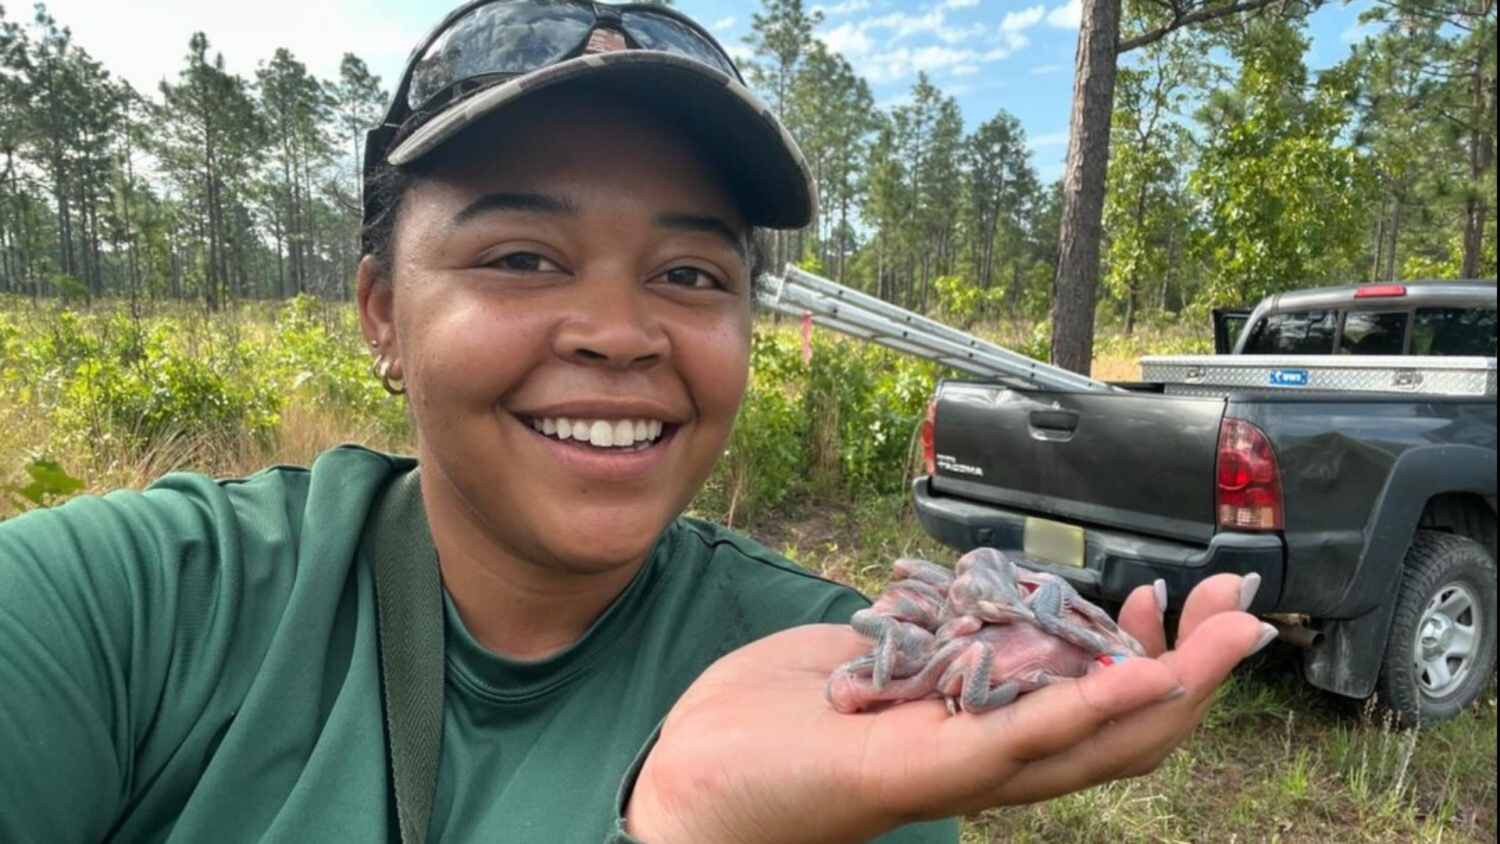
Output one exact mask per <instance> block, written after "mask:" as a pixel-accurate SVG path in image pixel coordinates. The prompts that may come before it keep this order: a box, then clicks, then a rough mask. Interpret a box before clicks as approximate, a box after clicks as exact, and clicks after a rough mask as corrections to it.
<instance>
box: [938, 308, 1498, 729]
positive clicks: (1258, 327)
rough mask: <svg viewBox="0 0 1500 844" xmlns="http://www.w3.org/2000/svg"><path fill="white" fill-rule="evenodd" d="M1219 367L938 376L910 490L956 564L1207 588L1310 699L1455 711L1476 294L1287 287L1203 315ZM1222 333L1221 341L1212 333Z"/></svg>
mask: <svg viewBox="0 0 1500 844" xmlns="http://www.w3.org/2000/svg"><path fill="white" fill-rule="evenodd" d="M1218 316H1219V319H1218V320H1217V323H1218V324H1217V326H1216V333H1217V336H1218V345H1219V348H1220V350H1221V351H1229V352H1232V353H1231V354H1221V355H1205V356H1197V357H1179V358H1148V359H1144V360H1143V361H1142V373H1143V378H1142V382H1141V383H1131V384H1115V385H1109V386H1110V387H1112V389H1103V390H1099V389H1093V390H1090V389H1079V390H1072V389H1047V388H1042V387H1035V386H1031V385H1025V384H1020V383H1016V382H1014V381H1006V380H1004V379H992V378H979V379H965V380H957V379H950V380H945V381H943V382H942V383H941V384H940V385H939V387H938V389H937V393H936V397H935V399H934V400H933V402H932V405H931V407H930V408H929V412H928V417H927V420H926V422H925V423H924V425H923V431H922V441H923V447H924V452H925V457H926V463H927V466H926V473H925V475H923V476H922V477H919V478H918V479H917V480H916V481H915V482H914V484H913V492H914V496H915V505H916V511H917V513H918V516H919V518H920V520H921V523H922V525H923V526H924V528H925V529H926V530H927V531H928V532H929V533H930V534H931V535H933V536H934V537H936V538H937V539H939V540H941V541H942V542H944V543H946V544H948V545H950V546H952V547H954V548H956V549H959V550H961V551H962V550H968V549H971V548H974V547H976V546H980V545H988V546H993V547H997V548H1003V549H1014V550H1019V551H1022V552H1023V553H1025V554H1026V555H1028V556H1029V557H1030V559H1031V562H1032V564H1033V565H1035V567H1037V568H1039V569H1042V570H1045V571H1049V572H1052V573H1054V574H1058V575H1061V576H1063V577H1065V578H1067V579H1068V580H1069V581H1070V582H1072V583H1073V585H1074V586H1076V587H1077V588H1078V590H1079V591H1080V592H1082V593H1083V594H1084V595H1086V596H1089V597H1091V598H1094V599H1096V600H1100V601H1104V602H1113V601H1120V600H1123V599H1124V597H1125V596H1126V595H1127V594H1128V593H1129V592H1130V591H1131V590H1132V589H1134V588H1135V587H1137V586H1140V585H1142V584H1147V583H1150V582H1152V581H1153V580H1155V579H1157V578H1161V579H1164V580H1165V581H1166V582H1167V585H1168V590H1169V594H1170V596H1171V599H1172V601H1173V602H1179V601H1181V600H1182V598H1183V597H1184V596H1185V595H1186V594H1187V593H1188V591H1189V590H1190V589H1191V588H1192V587H1193V586H1194V585H1195V584H1197V583H1198V582H1199V581H1201V580H1203V579H1204V578H1206V577H1208V576H1210V575H1213V574H1215V573H1218V572H1233V573H1237V574H1247V573H1250V572H1256V573H1258V574H1260V576H1261V577H1262V579H1263V585H1262V587H1261V589H1260V593H1259V595H1258V596H1257V598H1256V600H1255V604H1254V605H1253V606H1252V607H1251V611H1252V612H1255V613H1257V614H1259V615H1262V616H1263V617H1266V618H1267V619H1268V620H1270V621H1272V622H1273V623H1275V624H1276V625H1277V626H1278V627H1279V628H1280V629H1281V630H1282V633H1283V638H1284V639H1286V640H1287V641H1290V642H1292V643H1295V644H1297V645H1299V646H1300V647H1302V648H1303V649H1304V654H1305V657H1304V673H1305V675H1306V677H1307V679H1308V680H1309V681H1310V682H1311V683H1312V684H1314V685H1315V686H1317V687H1320V688H1323V689H1327V690H1329V691H1332V692H1335V693H1338V694H1341V695H1346V696H1351V697H1358V698H1364V697H1368V696H1370V695H1371V694H1372V693H1375V694H1377V695H1378V698H1377V699H1378V701H1379V703H1380V704H1381V705H1382V706H1384V707H1385V708H1386V709H1388V710H1389V711H1390V712H1392V713H1394V714H1395V715H1396V716H1398V717H1399V718H1400V719H1401V720H1402V721H1403V722H1405V723H1424V722H1432V721H1437V720H1443V719H1446V718H1450V717H1453V716H1455V715H1457V714H1458V713H1460V712H1462V711H1463V710H1464V709H1465V708H1466V707H1468V706H1469V705H1470V704H1471V703H1473V701H1474V700H1475V699H1476V698H1477V697H1479V696H1480V695H1481V694H1482V693H1483V692H1484V690H1485V688H1486V686H1487V685H1488V684H1489V683H1490V682H1491V679H1492V677H1493V671H1494V664H1495V653H1496V638H1495V633H1496V631H1495V621H1496V573H1495V560H1496V549H1495V543H1496V419H1495V404H1496V403H1495V351H1496V350H1495V346H1496V341H1495V337H1496V314H1495V283H1494V282H1469V283H1437V282H1432V283H1411V284H1400V285H1365V286H1360V287H1344V288H1332V289H1322V290H1309V291H1300V292H1295V293H1285V294H1280V295H1278V296H1274V297H1272V298H1270V299H1268V300H1266V301H1265V302H1263V303H1261V304H1260V306H1259V307H1257V308H1256V309H1255V310H1254V311H1253V312H1252V313H1249V314H1239V315H1235V314H1220V315H1218ZM1234 319H1240V320H1242V321H1243V328H1242V329H1241V330H1239V331H1237V332H1235V331H1231V330H1230V329H1229V327H1228V326H1229V323H1230V321H1231V320H1234Z"/></svg>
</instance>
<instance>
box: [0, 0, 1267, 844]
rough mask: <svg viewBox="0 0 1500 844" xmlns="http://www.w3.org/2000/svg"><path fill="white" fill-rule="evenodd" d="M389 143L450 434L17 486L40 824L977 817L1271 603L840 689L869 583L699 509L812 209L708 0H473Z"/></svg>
mask: <svg viewBox="0 0 1500 844" xmlns="http://www.w3.org/2000/svg"><path fill="white" fill-rule="evenodd" d="M365 176H366V191H365V228H364V246H365V249H364V252H365V255H364V257H363V259H362V260H361V262H360V264H359V267H358V271H357V272H358V296H359V311H360V316H361V320H362V324H363V327H364V331H365V335H366V338H367V339H368V341H369V343H370V347H371V351H372V353H373V355H374V357H375V361H374V365H373V368H374V371H375V372H376V373H377V374H378V376H379V378H380V379H381V381H382V383H384V384H385V385H386V387H387V389H389V390H390V391H391V392H392V393H393V394H398V395H404V396H405V400H406V401H408V402H409V404H410V409H411V413H412V416H413V418H414V419H415V423H416V429H417V433H418V442H417V452H418V454H417V456H416V458H407V457H398V456H393V455H384V454H377V453H373V452H369V451H365V450H362V449H356V448H337V449H333V450H331V451H329V452H327V453H325V454H324V455H323V456H321V457H320V458H319V459H318V460H317V461H316V462H315V463H314V464H313V466H312V467H311V468H309V469H305V470H304V469H293V468H287V467H275V468H271V469H268V470H266V471H264V472H261V473H260V474H257V475H255V476H253V477H251V478H247V479H243V480H235V481H223V482H214V481H211V480H209V479H207V478H203V477H199V476H190V475H175V476H169V477H167V478H165V479H163V480H162V481H160V482H158V483H157V484H155V485H154V486H153V487H152V488H150V489H148V490H147V491H145V492H144V493H135V492H120V493H116V494H113V495H110V496H107V497H104V498H83V499H78V500H75V501H73V502H70V503H69V504H67V505H65V506H62V507H59V508H56V509H54V510H50V511H42V512H37V513H33V514H30V515H27V516H24V517H21V518H18V519H14V520H11V521H8V522H5V523H4V524H0V641H4V642H5V643H6V644H5V647H4V648H0V678H4V680H5V685H6V692H5V694H4V695H3V696H0V747H3V748H5V753H4V757H3V759H0V840H5V841H48V842H52V841H62V842H65V841H90V840H95V841H96V840H102V839H105V838H108V839H111V840H121V841H134V840H181V841H198V840H292V841H334V840H336V841H379V840H391V839H393V838H396V837H397V836H398V835H399V837H400V839H401V840H403V841H405V842H411V841H420V840H425V838H427V837H433V838H443V839H446V840H450V841H474V840H506V841H523V842H530V841H536V842H547V844H557V843H558V842H562V844H573V842H577V844H596V843H597V842H602V841H619V842H625V841H646V842H652V844H675V843H676V842H684V843H686V842H692V844H700V843H701V842H710V844H717V843H718V842H725V844H733V843H734V842H778V844H780V843H781V842H786V843H787V844H797V842H807V843H808V844H813V842H818V843H819V844H821V842H846V841H866V840H870V839H872V838H876V837H879V839H880V840H881V841H883V842H908V843H909V844H919V843H920V842H950V844H951V842H954V841H956V839H957V825H956V824H955V823H954V822H953V821H952V820H941V819H943V818H950V817H951V816H953V815H956V814H959V813H961V812H966V811H972V810H975V809H979V808H983V807H987V806H994V805H1002V804H1008V803H1017V802H1028V801H1035V800H1039V799H1044V798H1046V797H1050V796H1054V795H1057V794H1063V793H1067V792H1070V791H1074V790H1077V789H1080V788H1084V787H1087V786H1089V785H1091V784H1093V783H1097V782H1100V781H1103V780H1107V779H1112V778H1117V777H1121V776H1128V775H1133V774H1138V773H1143V772H1145V771H1149V770H1151V769H1152V768H1154V767H1155V766H1156V765H1158V764H1159V763H1160V762H1161V760H1162V759H1163V758H1164V757H1165V756H1166V754H1167V753H1168V752H1170V750H1171V749H1172V747H1174V746H1175V745H1176V744H1177V743H1178V742H1180V741H1181V740H1182V739H1183V738H1184V737H1185V736H1186V735H1187V734H1188V733H1189V732H1190V731H1191V730H1192V729H1193V728H1194V726H1195V725H1196V724H1197V723H1198V721H1199V719H1200V718H1201V717H1202V715H1203V712H1204V709H1205V708H1206V706H1207V704H1208V701H1209V700H1210V699H1211V697H1212V695H1213V693H1214V689H1215V687H1216V685H1217V684H1218V683H1219V682H1220V681H1221V680H1222V679H1223V677H1224V676H1225V674H1226V673H1227V672H1228V671H1229V669H1230V668H1231V667H1232V666H1233V665H1234V664H1235V662H1237V661H1238V659H1239V658H1240V657H1241V656H1243V655H1244V654H1245V653H1247V652H1249V651H1250V650H1251V649H1252V647H1253V646H1254V645H1255V644H1256V643H1257V642H1258V641H1260V636H1261V632H1262V630H1261V628H1260V626H1259V625H1258V624H1257V623H1256V622H1255V621H1254V620H1253V619H1251V618H1250V617H1249V616H1247V615H1245V614H1244V613H1242V612H1238V611H1237V610H1238V609H1240V608H1242V607H1243V606H1244V605H1245V604H1246V603H1247V602H1248V598H1247V597H1246V596H1245V595H1244V589H1243V586H1242V584H1241V583H1240V582H1239V579H1238V578H1233V577H1225V578H1220V579H1218V580H1214V581H1210V582H1209V583H1207V584H1205V585H1204V586H1203V587H1201V588H1200V589H1199V590H1198V592H1196V593H1195V594H1194V595H1193V596H1192V598H1191V599H1190V600H1189V602H1188V604H1187V606H1186V608H1185V611H1184V615H1183V618H1182V622H1181V626H1180V639H1179V643H1180V647H1179V649H1178V650H1176V651H1172V652H1167V651H1166V648H1165V638H1164V634H1163V632H1162V624H1161V609H1160V607H1159V606H1158V604H1157V603H1156V599H1155V598H1154V597H1153V595H1152V591H1151V589H1150V588H1149V587H1146V588H1144V589H1143V590H1142V591H1141V592H1139V593H1137V594H1136V595H1135V596H1133V597H1132V599H1131V601H1130V602H1129V603H1128V604H1127V605H1126V607H1125V609H1124V612H1123V615H1122V619H1121V623H1122V625H1124V626H1125V627H1126V628H1127V629H1129V630H1130V631H1131V632H1132V633H1133V634H1135V636H1136V637H1137V638H1138V639H1140V640H1141V642H1142V643H1143V644H1144V645H1145V647H1146V649H1147V650H1148V651H1149V652H1150V653H1151V654H1153V655H1155V656H1156V658H1140V659H1135V660H1130V661H1127V662H1126V663H1124V664H1122V665H1118V666H1114V667H1111V668H1108V669H1106V670H1103V671H1099V672H1096V673H1095V674H1092V675H1090V676H1089V677H1088V678H1085V679H1083V680H1080V681H1078V682H1077V683H1074V684H1071V685H1068V686H1066V687H1063V686H1061V685H1059V686H1057V687H1054V688H1048V689H1043V690H1041V691H1038V692H1036V693H1034V694H1031V695H1028V696H1027V697H1026V698H1025V699H1023V700H1021V701H1019V702H1018V703H1016V704H1014V705H1012V706H1010V707H1008V708H1007V709H1005V710H1004V711H1003V712H999V713H994V714H992V715H988V716H982V717H980V716H972V715H962V716H958V717H955V718H949V717H948V716H947V710H946V709H945V707H944V706H943V704H942V703H941V702H939V701H935V700H929V701H918V702H914V703H910V704H906V705H904V706H901V707H896V708H894V709H891V710H887V711H883V712H880V713H875V714H870V715H862V716H858V717H851V716H845V715H840V714H839V713H837V712H835V711H834V710H833V709H832V708H830V707H829V706H828V705H827V703H826V702H825V700H824V699H823V686H824V681H825V679H826V678H827V676H828V674H829V671H830V670H831V669H832V668H833V667H834V666H836V665H840V664H843V663H845V662H847V661H848V660H849V659H850V658H852V657H853V656H855V655H856V654H858V653H860V652H861V651H862V650H863V649H864V646H863V644H862V643H861V642H860V640H859V638H858V637H857V636H856V635H854V634H853V633H852V632H851V631H850V629H849V628H848V626H847V625H846V624H845V622H846V621H847V620H848V619H849V617H850V616H851V615H852V614H853V613H854V612H855V611H857V610H859V609H861V608H863V607H865V606H867V605H868V602H867V601H866V600H865V599H864V598H862V597H861V596H859V595H858V594H856V593H855V592H853V591H852V590H849V589H847V588H845V587H842V586H839V585H837V584H833V583H829V582H827V581H823V580H820V579H818V578H815V577H813V576H811V575H809V574H807V573H806V572H803V571H801V570H800V569H798V568H796V567H795V566H793V565H792V564H791V563H789V562H787V561H786V560H784V559H782V558H780V557H779V556H777V555H775V554H773V553H771V552H770V551H768V550H767V549H765V548H763V547H761V546H759V545H757V544H755V543H753V542H751V541H749V540H747V539H745V538H743V537H739V536H736V535H734V534H732V533H730V532H728V531H726V530H724V529H722V528H719V527H717V526H714V525H710V524H706V523H703V522H699V521H696V520H693V519H689V518H686V517H683V516H682V515H681V514H682V511H683V509H684V507H685V506H686V505H687V502H688V501H689V500H690V499H691V498H692V497H693V495H694V493H695V492H697V491H698V489H699V487H700V486H701V485H702V484H703V482H704V480H705V478H706V477H707V476H708V474H709V472H710V470H711V469H712V467H713V465H714V462H715V460H716V459H717V458H718V456H719V455H720V454H721V453H722V452H723V449H724V445H725V442H726V440H727V438H728V436H729V434H730V431H731V428H732V426H733V423H734V417H735V414H736V411H737V408H738V406H739V403H740V400H741V398H742V396H743V394H744V391H745V385H746V380H747V370H748V366H749V344H750V324H751V303H752V297H751V291H752V287H753V284H754V281H755V277H756V275H757V272H758V266H757V261H756V251H755V249H754V247H753V244H754V237H753V235H752V232H753V231H754V228H755V227H760V226H766V227H798V226H801V225H805V224H806V223H807V222H808V221H809V220H810V219H811V218H812V215H813V192H812V187H811V180H810V178H809V175H808V173H807V170H806V167H805V166H804V164H803V163H802V160H801V157H800V154H799V153H798V151H797V147H796V145H795V143H793V142H792V140H791V139H790V137H789V136H787V134H786V133H785V131H784V130H783V129H782V128H781V126H780V124H779V123H778V122H777V121H776V120H775V118H774V117H772V116H771V115H770V113H769V112H768V111H767V110H766V109H765V108H764V107H763V106H761V105H760V104H758V103H757V102H756V101H755V99H754V97H753V96H751V95H750V94H749V92H748V91H747V90H746V89H745V88H744V87H743V85H742V84H741V81H740V80H739V76H738V72H737V71H736V70H735V68H734V66H733V64H732V63H731V62H730V61H729V60H728V58H727V57H725V56H724V54H723V51H722V50H720V49H719V47H718V45H717V44H715V43H714V41H713V39H712V38H710V37H709V36H708V35H707V34H706V33H704V32H703V30H702V29H701V28H700V27H698V26H697V25H696V24H694V23H693V22H691V21H689V20H687V19H686V18H683V17H681V16H680V15H678V14H676V13H674V12H672V11H670V10H662V9H659V8H656V7H648V6H604V5H595V4H591V3H585V2H573V0H479V1H478V2H473V3H469V4H468V5H466V6H464V7H461V8H460V9H458V10H456V11H455V12H454V13H453V14H451V15H449V16H448V17H447V18H446V19H445V20H444V21H443V22H442V23H441V24H440V25H439V26H438V28H437V29H435V30H434V32H433V33H432V34H431V35H429V36H428V38H427V39H426V40H425V41H424V42H423V43H422V44H421V45H419V47H418V49H417V51H416V52H415V53H414V54H413V58H412V61H411V63H410V65H409V66H408V68H407V71H406V73H405V75H404V76H403V79H402V82H401V84H400V86H399V87H398V89H397V92H396V95H395V99H394V100H393V102H392V104H391V107H390V109H389V111H388V113H387V115H386V117H385V119H384V120H383V121H382V123H381V125H379V126H378V127H376V128H375V129H374V130H373V131H371V133H370V135H369V141H368V144H367V148H366V162H365ZM394 400H397V399H393V401H394ZM419 467H420V468H419ZM393 572H394V573H396V574H397V575H398V576H410V577H413V578H414V579H415V580H416V581H418V582H423V581H424V578H425V579H426V580H425V582H430V583H431V584H432V590H431V596H430V600H421V599H418V598H420V596H418V598H411V597H410V596H408V595H406V594H404V593H401V594H398V593H397V592H396V591H394V590H392V589H390V588H388V586H389V584H390V583H391V581H390V580H388V579H387V578H389V577H390V576H392V573H393ZM393 615H395V616H400V617H403V618H405V619H407V621H406V622H404V624H408V625H409V626H399V627H392V626H388V625H390V624H391V623H392V622H391V621H390V618H391V617H393ZM825 622H826V623H825ZM429 633H431V635H430V636H429V635H428V634H429ZM434 643H435V644H434ZM429 644H432V645H433V647H434V650H432V652H431V653H430V654H428V653H426V652H424V651H422V650H420V649H421V648H422V647H425V646H427V645H429ZM411 654H416V657H415V658H414V660H413V661H403V660H404V659H407V658H408V657H409V655H411ZM403 655H406V656H403ZM423 683H425V684H423ZM383 686H384V688H385V689H386V690H387V691H388V692H391V694H389V695H388V696H387V697H386V699H385V701H384V702H385V703H386V704H388V706H383V705H382V704H383V700H382V687H383ZM409 698H416V699H420V700H421V701H429V702H434V708H433V709H432V715H433V718H434V722H435V723H434V727H435V728H436V729H438V730H439V733H438V734H437V735H433V736H432V740H431V741H430V742H429V743H428V744H426V745H425V748H426V750H427V751H428V752H429V754H430V755H427V756H423V757H421V758H423V759H425V760H426V767H424V766H423V765H417V766H416V767H414V768H407V767H405V763H407V762H410V761H411V760H412V758H413V757H412V756H411V755H408V754H411V753H412V752H413V750H412V748H413V747H414V746H419V747H420V746H421V745H413V744H410V743H408V742H407V738H408V737H409V735H410V734H409V733H408V731H407V728H408V727H411V726H412V716H411V713H412V710H410V709H407V708H406V706H407V705H408V704H409V703H410V700H409ZM929 704H930V705H929ZM388 727H389V729H387V728H388ZM393 765H394V766H395V773H394V774H393V773H392V768H393ZM413 795H415V796H413Z"/></svg>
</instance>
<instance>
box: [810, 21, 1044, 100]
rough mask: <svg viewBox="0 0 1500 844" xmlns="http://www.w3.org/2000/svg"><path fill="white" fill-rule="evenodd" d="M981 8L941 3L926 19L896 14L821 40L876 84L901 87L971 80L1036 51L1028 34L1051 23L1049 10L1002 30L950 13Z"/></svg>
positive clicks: (1002, 25) (844, 25) (837, 29)
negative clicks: (928, 75) (940, 78)
mask: <svg viewBox="0 0 1500 844" xmlns="http://www.w3.org/2000/svg"><path fill="white" fill-rule="evenodd" d="M979 2H980V0H941V2H939V3H938V4H937V5H936V6H932V7H930V8H928V9H927V10H925V11H923V12H920V13H907V12H901V11H895V12H887V13H884V14H878V15H874V16H871V17H866V18H864V19H861V20H848V21H843V22H841V23H839V24H838V25H837V26H833V27H831V28H829V29H826V30H824V31H823V32H820V33H819V34H818V37H819V38H820V39H821V40H822V41H823V43H824V44H826V45H827V46H828V48H829V49H830V50H832V51H834V52H836V53H839V54H841V55H843V56H844V57H845V58H846V59H848V60H849V61H850V63H852V64H853V65H854V66H855V69H856V70H857V71H858V72H859V73H861V74H862V75H864V76H865V77H867V78H868V79H869V80H870V81H871V82H873V83H876V84H881V83H888V82H896V81H899V80H901V79H902V78H904V77H906V76H909V75H911V74H913V73H916V72H917V71H928V72H947V73H949V74H951V75H953V76H969V75H973V74H975V73H978V72H979V71H980V70H981V65H983V64H986V63H990V62H997V61H1002V60H1004V59H1007V58H1009V57H1011V56H1013V55H1015V54H1016V53H1018V52H1020V51H1021V50H1024V49H1025V48H1026V47H1028V46H1030V44H1031V39H1030V38H1029V37H1027V35H1025V33H1026V31H1027V30H1029V29H1031V28H1032V27H1035V26H1037V25H1038V24H1040V23H1041V22H1042V21H1043V20H1045V19H1046V17H1047V7H1046V6H1045V5H1036V6H1030V7H1027V8H1024V9H1021V10H1018V11H1014V12H1010V13H1008V14H1006V15H1005V16H1004V17H1003V18H1001V20H1000V22H999V24H995V23H993V22H977V21H976V22H968V23H960V22H956V21H953V20H950V16H949V12H951V11H953V10H957V9H968V8H972V7H974V6H977V5H979ZM933 41H936V42H937V43H935V44H934V43H932V42H933ZM923 42H927V43H925V44H924V43H923Z"/></svg>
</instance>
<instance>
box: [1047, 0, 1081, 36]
mask: <svg viewBox="0 0 1500 844" xmlns="http://www.w3.org/2000/svg"><path fill="white" fill-rule="evenodd" d="M1047 23H1048V25H1050V26H1053V27H1056V28H1057V29H1077V28H1078V27H1079V26H1081V25H1082V24H1083V0H1068V2H1066V3H1064V4H1063V5H1061V6H1058V7H1057V8H1055V9H1053V10H1052V11H1050V12H1048V13H1047Z"/></svg>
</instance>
